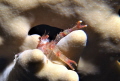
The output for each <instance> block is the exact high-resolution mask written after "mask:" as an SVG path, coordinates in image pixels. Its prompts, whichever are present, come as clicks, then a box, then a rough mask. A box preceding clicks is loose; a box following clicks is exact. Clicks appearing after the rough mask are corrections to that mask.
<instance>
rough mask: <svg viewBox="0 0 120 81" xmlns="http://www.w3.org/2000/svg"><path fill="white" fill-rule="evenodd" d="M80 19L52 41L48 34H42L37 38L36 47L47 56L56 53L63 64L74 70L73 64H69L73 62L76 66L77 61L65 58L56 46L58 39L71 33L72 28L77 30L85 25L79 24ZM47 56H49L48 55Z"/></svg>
mask: <svg viewBox="0 0 120 81" xmlns="http://www.w3.org/2000/svg"><path fill="white" fill-rule="evenodd" d="M81 23H82V21H78V22H77V24H76V25H75V26H74V27H73V28H71V29H66V30H64V31H63V32H60V33H59V34H58V35H57V36H56V38H55V40H53V41H51V42H50V41H49V39H48V37H49V35H43V36H42V37H40V38H39V44H38V46H37V48H38V49H40V50H42V51H43V53H44V54H45V55H46V56H48V55H50V54H54V55H56V56H57V57H58V58H59V59H60V60H62V61H63V62H64V63H65V64H67V65H68V66H69V67H70V68H71V69H72V70H74V68H73V66H72V65H71V64H74V65H75V66H77V63H76V62H75V61H73V60H70V59H69V58H67V57H66V56H65V55H64V54H63V53H62V52H61V51H60V50H59V48H58V47H57V45H56V44H57V43H58V42H59V41H60V39H62V38H63V37H65V36H66V35H68V34H69V33H71V32H72V31H74V30H78V29H81V28H84V27H87V25H81ZM48 58H49V57H48Z"/></svg>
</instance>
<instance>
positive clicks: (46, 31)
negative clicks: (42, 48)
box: [28, 24, 63, 40]
mask: <svg viewBox="0 0 120 81" xmlns="http://www.w3.org/2000/svg"><path fill="white" fill-rule="evenodd" d="M61 31H63V29H59V28H56V27H52V26H49V25H44V24H42V25H37V26H35V27H33V28H31V30H30V31H29V32H28V34H29V35H33V34H38V35H40V36H42V35H49V39H50V40H54V39H55V37H56V35H57V34H58V33H59V32H61Z"/></svg>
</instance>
